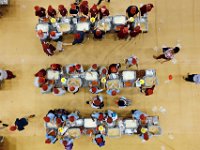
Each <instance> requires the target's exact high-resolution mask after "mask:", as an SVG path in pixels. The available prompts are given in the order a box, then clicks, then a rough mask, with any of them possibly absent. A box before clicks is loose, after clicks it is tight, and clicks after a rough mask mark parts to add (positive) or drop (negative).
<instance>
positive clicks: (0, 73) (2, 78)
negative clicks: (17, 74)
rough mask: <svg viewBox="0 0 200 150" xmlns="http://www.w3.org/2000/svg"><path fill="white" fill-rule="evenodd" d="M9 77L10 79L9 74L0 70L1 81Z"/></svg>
mask: <svg viewBox="0 0 200 150" xmlns="http://www.w3.org/2000/svg"><path fill="white" fill-rule="evenodd" d="M7 77H8V74H7V72H6V71H5V70H1V69H0V80H4V79H7Z"/></svg>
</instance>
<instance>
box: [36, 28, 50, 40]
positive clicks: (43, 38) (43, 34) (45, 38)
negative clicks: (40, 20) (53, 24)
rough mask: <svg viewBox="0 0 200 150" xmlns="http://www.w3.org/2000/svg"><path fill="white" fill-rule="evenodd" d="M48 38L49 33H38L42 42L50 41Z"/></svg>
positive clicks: (40, 31)
mask: <svg viewBox="0 0 200 150" xmlns="http://www.w3.org/2000/svg"><path fill="white" fill-rule="evenodd" d="M48 36H49V33H48V32H43V31H42V30H38V31H37V37H38V38H39V39H40V41H46V40H47V39H48Z"/></svg>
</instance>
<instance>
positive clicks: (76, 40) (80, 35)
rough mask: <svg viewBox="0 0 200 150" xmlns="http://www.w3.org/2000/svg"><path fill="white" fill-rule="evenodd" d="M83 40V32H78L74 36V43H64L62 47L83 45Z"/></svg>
mask: <svg viewBox="0 0 200 150" xmlns="http://www.w3.org/2000/svg"><path fill="white" fill-rule="evenodd" d="M84 38H85V32H83V31H78V32H76V33H75V34H74V41H73V42H72V43H65V44H63V45H76V44H81V43H83V41H84Z"/></svg>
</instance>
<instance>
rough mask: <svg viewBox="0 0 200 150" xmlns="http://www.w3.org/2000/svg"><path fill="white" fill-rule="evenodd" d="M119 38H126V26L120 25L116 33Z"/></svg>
mask: <svg viewBox="0 0 200 150" xmlns="http://www.w3.org/2000/svg"><path fill="white" fill-rule="evenodd" d="M117 36H118V38H119V39H127V38H128V27H125V26H121V27H120V30H119V32H118V33H117Z"/></svg>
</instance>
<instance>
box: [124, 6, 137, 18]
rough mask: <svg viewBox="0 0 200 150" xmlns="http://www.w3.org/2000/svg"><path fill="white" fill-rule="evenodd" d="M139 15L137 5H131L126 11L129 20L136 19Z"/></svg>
mask: <svg viewBox="0 0 200 150" xmlns="http://www.w3.org/2000/svg"><path fill="white" fill-rule="evenodd" d="M138 13H139V10H138V7H137V6H135V5H131V6H129V7H128V8H127V9H126V14H127V16H128V18H130V17H134V16H135V15H137V14H138Z"/></svg>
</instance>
